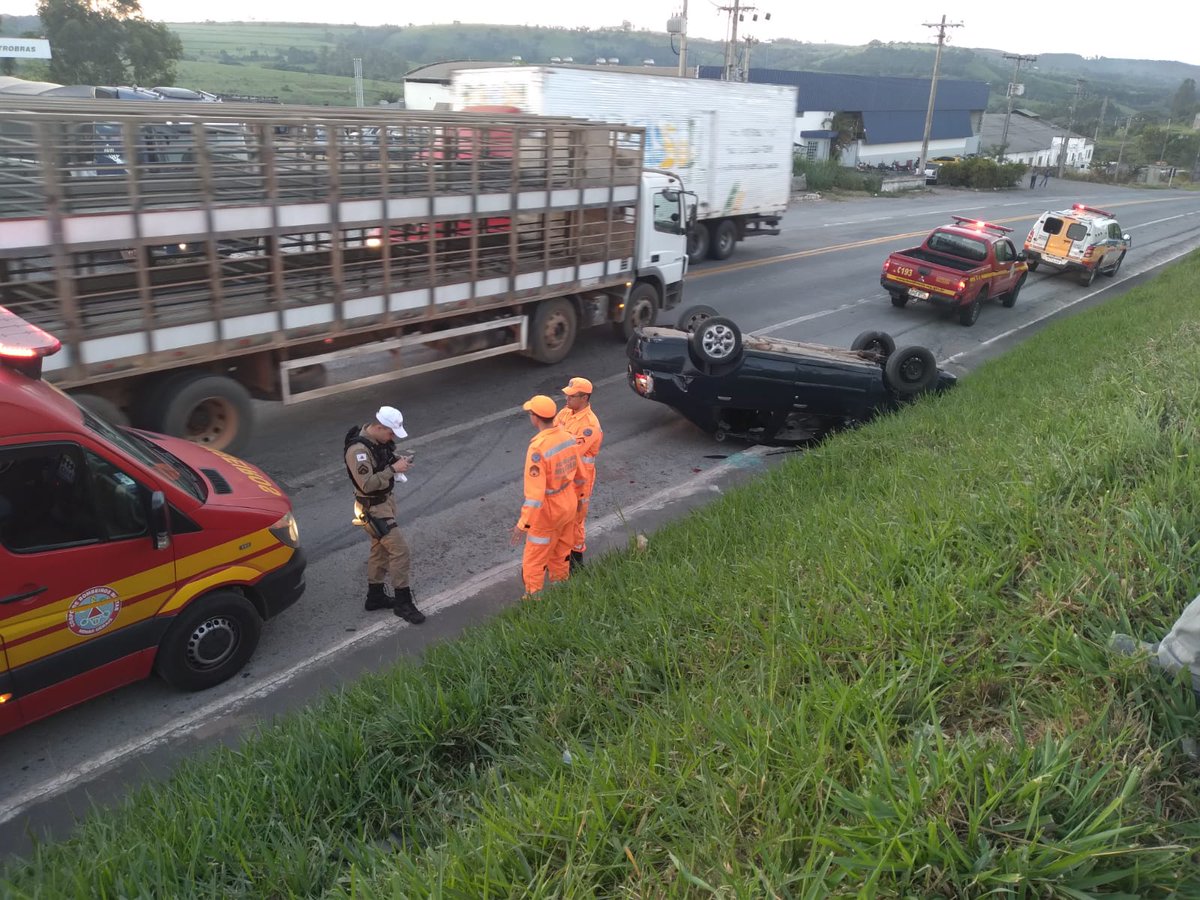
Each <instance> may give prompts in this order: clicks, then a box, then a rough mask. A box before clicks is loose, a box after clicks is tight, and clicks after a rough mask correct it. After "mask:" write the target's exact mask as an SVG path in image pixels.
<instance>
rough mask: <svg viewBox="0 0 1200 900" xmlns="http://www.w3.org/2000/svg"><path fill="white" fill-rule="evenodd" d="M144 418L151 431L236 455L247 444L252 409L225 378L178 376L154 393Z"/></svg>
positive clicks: (239, 389)
mask: <svg viewBox="0 0 1200 900" xmlns="http://www.w3.org/2000/svg"><path fill="white" fill-rule="evenodd" d="M146 418H147V420H148V427H149V428H150V430H152V431H161V432H162V433H163V434H169V435H171V436H172V437H178V438H183V439H184V440H188V441H193V442H195V443H197V444H204V445H205V446H206V447H211V448H212V449H213V450H221V451H223V452H225V453H233V454H236V453H238V452H239V451H240V450H241V449H242V448H244V447H245V446H246V444H247V443H249V441H250V433H251V431H253V430H254V405H253V403H251V401H250V392H249V391H247V390H246V389H245V388H244V387H242V386H241V385H240V384H238V382H236V381H234V380H233V379H232V378H230V377H229V376H227V375H212V374H210V373H208V372H181V373H180V374H178V375H176V376H175V377H174V378H168V379H167V380H166V381H165V382H163V383H162V385H160V386H159V387H158V389H157V390H156V391H155V392H154V393H153V395H152V396H151V398H150V399H149V402H148V403H147V414H146Z"/></svg>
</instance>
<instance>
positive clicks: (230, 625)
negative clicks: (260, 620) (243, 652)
mask: <svg viewBox="0 0 1200 900" xmlns="http://www.w3.org/2000/svg"><path fill="white" fill-rule="evenodd" d="M239 636H240V631H239V629H238V627H237V625H236V624H235V623H234V621H233V620H232V619H230V618H228V617H227V616H214V617H213V618H211V619H206V620H205V621H203V622H201V623H200V624H199V625H197V626H196V630H195V631H193V632H192V634H191V637H189V638H188V642H187V651H186V652H187V663H188V667H189V668H191V669H195V670H197V671H206V670H208V669H215V668H216V667H217V666H219V665H221V664H222V663H224V662H225V661H226V660H228V659H229V658H230V657H231V656H233V654H234V651H235V650H237V646H238V643H239Z"/></svg>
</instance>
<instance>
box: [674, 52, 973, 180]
mask: <svg viewBox="0 0 1200 900" xmlns="http://www.w3.org/2000/svg"><path fill="white" fill-rule="evenodd" d="M721 71H722V68H721V66H700V68H699V73H698V74H699V77H701V78H711V79H719V78H720V77H721ZM749 80H750V81H751V82H753V83H757V84H786V85H794V86H795V87H797V88H798V89H799V90H798V94H797V100H796V126H795V127H796V131H795V137H794V142H795V144H796V149H797V152H799V153H801V154H803V155H805V156H807V157H808V158H809V159H818V160H819V159H828V158H830V157H831V156H832V155H834V144H835V142H836V141H837V139H838V135H839V133H840V132H844V133H845V134H848V136H849V138H850V140H849V143H848V145H846V146H843V147H842V151H841V155H840V160H841V162H842V165H845V166H855V165H858V164H859V163H865V164H867V165H879V164H883V165H892V164H898V165H901V166H903V165H908V164H911V165H915V164H916V162H917V160H918V158H919V157H920V155H921V143H922V140H923V137H924V133H925V115H926V112H927V111H928V109H929V84H930V79H928V78H899V77H894V76H883V75H880V76H872V75H835V74H829V73H825V72H792V71H789V70H786V69H751V70H750V78H749ZM988 90H989V87H988V83H987V82H986V81H960V80H955V79H950V78H939V79H938V84H937V97H936V99H935V102H934V110H933V120H932V122H931V123H930V132H929V153H928V156H929V158H930V159H934V158H936V157H938V156H967V155H970V154H973V153H978V152H979V134H980V131H981V130H982V125H983V114H984V111H985V110H986V109H987V102H988ZM835 120H836V121H835ZM844 136H845V135H844Z"/></svg>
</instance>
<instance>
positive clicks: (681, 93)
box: [451, 66, 796, 262]
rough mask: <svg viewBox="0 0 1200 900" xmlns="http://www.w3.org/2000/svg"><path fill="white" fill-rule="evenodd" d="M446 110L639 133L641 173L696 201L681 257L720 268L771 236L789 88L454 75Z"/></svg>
mask: <svg viewBox="0 0 1200 900" xmlns="http://www.w3.org/2000/svg"><path fill="white" fill-rule="evenodd" d="M451 92H452V95H453V98H454V99H453V106H454V109H456V110H462V111H470V110H479V111H491V112H524V113H531V114H533V115H539V116H552V117H562V116H567V117H575V118H585V119H591V120H599V121H603V122H610V123H616V124H624V125H632V126H637V127H639V128H644V129H645V130H646V157H645V165H646V166H647V167H655V168H660V169H669V170H671V171H673V172H674V173H675V174H677V175H679V176H680V177H682V179H683V183H684V186H685V187H686V188H687V190H689V191H692V192H694V193H695V194H696V200H697V208H696V222H695V225H694V227H693V228H692V231H691V233H690V234H689V235H688V257H689V258H690V259H691V261H692V262H697V261H699V260H700V259H703V258H704V257H709V258H711V259H726V258H727V257H728V256H729V255H730V254H731V253H733V250H734V247H735V246H737V242H738V241H740V240H742V239H743V238H747V237H751V236H754V235H762V234H778V233H779V220H780V219H781V218H782V217H783V214H784V211H785V210H786V209H787V205H788V198H789V196H790V194H791V178H792V153H793V148H792V140H793V134H794V131H795V122H796V88H794V87H786V86H783V85H773V84H742V83H739V82H728V81H708V80H701V79H696V78H678V77H675V76H672V75H667V74H663V75H640V74H636V73H627V72H606V71H604V70H603V69H589V68H570V67H558V66H502V67H497V68H488V69H460V70H458V71H456V72H454V73H453V75H452V77H451Z"/></svg>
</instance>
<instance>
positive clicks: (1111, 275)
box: [1104, 252, 1125, 278]
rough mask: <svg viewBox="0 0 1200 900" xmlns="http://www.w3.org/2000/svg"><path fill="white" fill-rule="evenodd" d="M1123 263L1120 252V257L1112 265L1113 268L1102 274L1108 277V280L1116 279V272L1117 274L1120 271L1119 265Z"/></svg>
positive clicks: (1122, 255)
mask: <svg viewBox="0 0 1200 900" xmlns="http://www.w3.org/2000/svg"><path fill="white" fill-rule="evenodd" d="M1123 262H1125V254H1124V252H1122V253H1121V255H1120V256H1118V257H1117V261H1116V263H1115V264H1114V265H1113V267H1112V268H1111V269H1109V270H1108V271H1107V272H1105V273H1104V274H1105V275H1106V276H1108V277H1109V278H1114V277H1116V274H1117V272H1119V271H1120V270H1121V263H1123Z"/></svg>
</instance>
